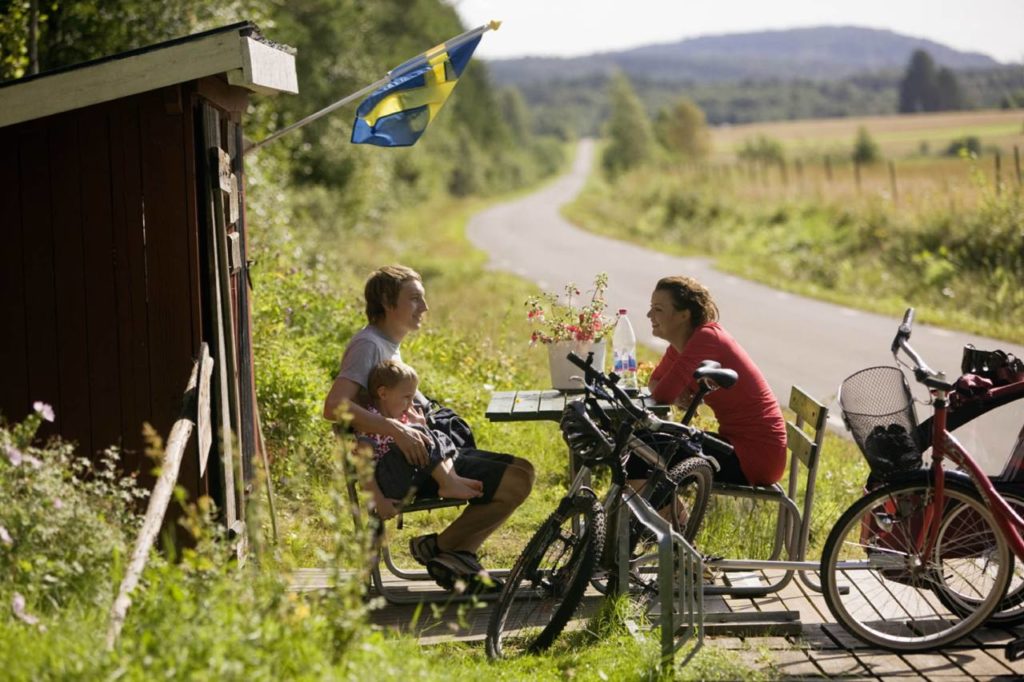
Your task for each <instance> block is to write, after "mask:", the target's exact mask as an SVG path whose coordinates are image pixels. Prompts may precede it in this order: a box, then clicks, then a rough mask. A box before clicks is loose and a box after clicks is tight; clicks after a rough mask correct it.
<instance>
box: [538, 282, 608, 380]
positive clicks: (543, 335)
mask: <svg viewBox="0 0 1024 682" xmlns="http://www.w3.org/2000/svg"><path fill="white" fill-rule="evenodd" d="M607 289H608V275H607V273H604V272H602V273H600V274H598V275H597V276H596V277H595V278H594V288H593V289H590V290H588V291H586V292H582V291H580V290H579V289H578V288H577V287H576V285H575V284H574V283H572V282H570V283H568V284H566V285H565V294H564V295H563V296H561V297H560V296H558V295H557V294H553V293H550V292H545V293H542V294H538V295H536V296H530V297H529V298H527V299H526V303H525V305H526V309H527V311H526V317H527V319H528V320H529V321H530V324H531V326H532V327H533V330H532V332H531V334H530V345H531V346H534V345H537V344H542V345H545V346H547V348H548V362H549V365H550V368H551V385H552V387H554V388H557V389H561V390H568V389H578V388H581V384H580V382H579V381H578V380H574V379H573V378H572V377H574V376H579V374H580V370H579V368H578V367H576V366H575V365H573V364H572V363H570V362H569V361H568V360H567V359H566V356H567V355H568V354H569V351H573V352H575V353H576V354H577V355H579V356H580V357H583V358H586V357H587V353H589V352H591V351H593V353H594V366H595V367H597V368H598V369H601V370H603V369H604V358H605V343H604V341H605V338H606V337H607V336H608V335H609V334H611V333H612V330H613V329H614V328H615V318H614V317H611V316H608V315H606V314H605V308H606V307H607V303H606V302H605V298H604V294H605V291H606V290H607Z"/></svg>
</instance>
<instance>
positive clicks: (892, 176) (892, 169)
mask: <svg viewBox="0 0 1024 682" xmlns="http://www.w3.org/2000/svg"><path fill="white" fill-rule="evenodd" d="M889 187H890V188H891V189H892V203H894V204H897V203H899V200H900V195H899V192H898V191H897V188H896V164H895V162H893V161H892V160H891V159H890V160H889Z"/></svg>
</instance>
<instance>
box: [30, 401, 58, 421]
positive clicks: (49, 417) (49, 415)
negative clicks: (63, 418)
mask: <svg viewBox="0 0 1024 682" xmlns="http://www.w3.org/2000/svg"><path fill="white" fill-rule="evenodd" d="M32 409H33V410H35V411H36V412H37V413H38V414H39V416H40V417H42V418H43V421H48V422H52V421H53V420H54V416H55V415H54V414H53V408H52V407H50V406H49V405H47V404H46V403H44V402H43V401H41V400H37V401H35V402H34V403H32Z"/></svg>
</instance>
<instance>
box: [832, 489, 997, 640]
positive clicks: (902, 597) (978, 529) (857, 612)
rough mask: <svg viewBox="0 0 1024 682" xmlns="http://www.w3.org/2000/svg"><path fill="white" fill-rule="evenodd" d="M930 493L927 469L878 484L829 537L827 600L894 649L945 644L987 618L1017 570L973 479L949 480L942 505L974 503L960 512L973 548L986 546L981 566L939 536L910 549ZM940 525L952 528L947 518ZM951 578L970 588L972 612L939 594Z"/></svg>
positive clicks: (836, 612) (865, 636)
mask: <svg viewBox="0 0 1024 682" xmlns="http://www.w3.org/2000/svg"><path fill="white" fill-rule="evenodd" d="M933 491H934V486H933V485H932V484H931V474H930V472H927V471H925V472H921V473H920V474H917V475H915V476H913V477H911V478H907V479H902V480H899V481H896V482H893V483H889V484H887V485H884V486H881V487H879V488H877V489H875V490H873V491H871V492H869V493H868V494H867V495H865V496H864V497H862V498H861V499H860V500H858V501H857V502H855V503H854V504H853V505H852V506H851V507H850V508H849V509H847V510H846V511H845V512H844V513H843V515H842V516H841V517H840V518H839V521H837V522H836V524H835V526H833V528H832V531H831V532H830V533H829V536H828V539H827V540H826V542H825V550H824V553H823V554H822V558H821V582H822V588H823V592H824V596H825V602H826V603H827V604H828V607H829V610H830V611H831V612H832V615H833V616H835V618H836V620H837V621H838V622H839V623H840V624H841V625H842V626H843V627H844V628H845V629H846V630H847V631H848V632H850V633H851V634H852V635H854V636H855V637H857V638H858V639H861V640H862V641H865V642H867V643H868V644H872V645H875V646H879V647H882V648H884V649H889V650H890V651H896V652H913V651H926V650H929V649H934V648H938V647H942V646H945V645H948V644H950V643H952V642H955V641H956V640H958V639H960V638H961V637H964V636H965V635H967V634H969V633H970V632H971V631H973V630H974V629H975V628H976V627H978V626H979V625H981V624H982V623H983V622H985V620H986V618H988V616H989V615H990V614H991V613H992V612H993V611H994V610H995V608H996V607H997V606H998V604H999V603H1000V601H1001V599H1002V597H1003V594H1004V593H1005V590H1006V586H1007V584H1008V582H1009V578H1010V571H1011V569H1012V560H1011V554H1010V551H1009V547H1008V545H1007V543H1006V541H1005V539H1004V538H1003V536H1002V535H1001V534H1000V532H999V530H998V528H997V527H996V525H995V520H994V519H993V517H992V514H991V512H990V511H989V510H988V508H987V507H986V506H985V504H984V503H983V501H982V500H981V498H980V496H979V495H978V493H977V492H976V491H975V490H974V489H973V487H971V486H970V485H967V484H964V483H962V482H959V481H953V480H950V479H948V478H947V480H946V482H945V491H946V500H947V501H946V507H945V510H949V509H950V508H951V507H954V508H956V507H957V506H958V505H964V506H965V507H966V508H968V509H970V516H965V517H963V518H964V519H967V520H969V521H970V522H971V523H972V525H971V528H972V529H973V532H972V534H971V535H969V536H964V537H969V538H970V546H971V547H985V548H988V549H989V550H990V554H991V561H990V562H986V563H984V564H983V565H982V566H979V565H978V564H977V562H976V561H975V560H974V559H975V557H972V556H971V551H964V552H962V554H963V556H959V555H958V553H955V552H951V549H952V547H953V546H954V539H953V538H951V537H945V536H943V535H941V534H940V535H939V536H938V538H937V541H936V542H935V547H934V548H933V550H932V552H931V554H930V555H929V556H928V557H921V556H920V555H919V553H918V552H916V551H913V550H911V551H908V548H909V547H912V546H913V544H914V541H913V540H912V539H911V538H910V536H911V535H914V534H915V533H916V532H917V531H918V530H920V527H921V519H922V518H924V517H923V516H922V515H923V512H924V510H925V509H926V508H927V504H928V503H929V501H930V500H931V496H932V494H933ZM940 529H942V530H940V533H941V532H943V531H947V532H952V527H951V526H950V525H949V524H946V525H940ZM964 537H961V538H960V539H959V540H958V541H957V542H958V543H959V542H964ZM962 546H967V545H962ZM840 562H842V564H841V563H840ZM937 576H942V578H941V579H939V578H937ZM950 576H959V577H960V580H961V581H962V584H964V585H966V584H968V583H969V584H971V585H972V586H973V589H974V590H975V591H976V592H975V593H976V594H977V595H978V597H977V600H976V602H975V605H976V608H974V610H968V609H950V608H948V607H947V606H945V605H943V604H942V601H941V600H939V599H938V597H937V596H936V589H947V590H948V589H949V587H948V586H949V584H950V580H951V577H950ZM840 578H842V580H840ZM844 591H845V592H846V593H845V594H844V593H843V592H844Z"/></svg>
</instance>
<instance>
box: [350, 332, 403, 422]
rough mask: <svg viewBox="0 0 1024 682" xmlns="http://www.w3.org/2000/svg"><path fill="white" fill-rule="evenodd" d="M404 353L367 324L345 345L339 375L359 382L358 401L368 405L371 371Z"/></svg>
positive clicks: (400, 356) (400, 357)
mask: <svg viewBox="0 0 1024 682" xmlns="http://www.w3.org/2000/svg"><path fill="white" fill-rule="evenodd" d="M401 359H402V354H401V353H400V352H399V350H398V344H397V343H395V342H394V341H392V340H391V339H389V338H388V337H386V336H384V334H382V333H381V332H380V330H379V329H377V328H376V327H374V326H373V325H367V326H365V327H363V328H362V329H360V330H359V331H358V332H357V333H356V335H355V336H353V337H352V339H351V340H350V341H349V342H348V346H346V347H345V354H344V355H342V356H341V369H340V370H339V371H338V377H344V378H345V379H348V380H349V381H353V382H355V383H357V384H359V387H360V390H359V395H358V396H356V402H358V403H359V404H360V405H363V406H364V407H365V406H368V405H369V404H370V401H369V397H370V396H369V393H368V392H367V390H366V385H367V383H369V379H370V371H371V370H372V369H373V368H374V367H376V366H377V365H379V364H380V363H382V362H384V361H385V360H401Z"/></svg>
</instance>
